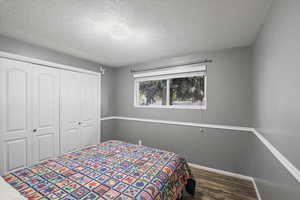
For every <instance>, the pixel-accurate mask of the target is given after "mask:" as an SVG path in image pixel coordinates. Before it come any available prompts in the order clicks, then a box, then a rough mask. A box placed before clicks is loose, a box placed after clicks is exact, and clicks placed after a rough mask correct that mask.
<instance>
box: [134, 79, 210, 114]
mask: <svg viewBox="0 0 300 200" xmlns="http://www.w3.org/2000/svg"><path fill="white" fill-rule="evenodd" d="M206 104H207V100H206V75H205V74H203V73H202V74H199V73H194V74H187V75H176V76H167V77H163V76H158V77H144V78H138V79H136V80H135V106H136V107H157V108H187V109H189V108H191V109H206Z"/></svg>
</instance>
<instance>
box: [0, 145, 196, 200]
mask: <svg viewBox="0 0 300 200" xmlns="http://www.w3.org/2000/svg"><path fill="white" fill-rule="evenodd" d="M190 177H191V172H190V170H189V167H188V165H187V162H186V160H185V159H184V158H181V157H179V156H178V155H176V154H175V153H171V152H167V151H164V150H159V149H154V148H150V147H146V146H138V145H133V144H129V143H125V142H121V141H107V142H104V143H101V144H99V145H96V146H92V147H88V148H85V149H83V150H81V151H77V152H71V153H67V154H65V155H63V156H60V157H57V158H53V159H49V160H46V161H43V162H41V163H39V164H37V165H35V166H32V167H30V168H24V169H20V170H17V171H14V172H11V173H8V174H5V175H4V176H3V178H4V180H5V181H6V182H8V183H9V184H10V185H11V186H12V187H14V188H15V189H16V190H17V191H19V192H20V193H21V194H22V195H23V196H25V197H26V198H28V199H32V200H51V199H59V200H78V199H80V200H95V199H100V200H104V199H106V200H109V199H112V200H130V199H138V200H163V199H166V200H175V199H176V198H177V197H178V196H179V195H180V193H181V191H182V189H183V188H184V186H185V185H186V184H187V180H188V179H189V178H190Z"/></svg>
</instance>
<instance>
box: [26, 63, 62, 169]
mask: <svg viewBox="0 0 300 200" xmlns="http://www.w3.org/2000/svg"><path fill="white" fill-rule="evenodd" d="M32 153H33V162H34V163H38V162H39V161H42V160H44V159H47V158H50V157H54V156H56V155H58V153H59V72H58V70H56V69H54V68H49V67H42V66H34V67H33V152H32Z"/></svg>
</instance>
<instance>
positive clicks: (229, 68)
mask: <svg viewBox="0 0 300 200" xmlns="http://www.w3.org/2000/svg"><path fill="white" fill-rule="evenodd" d="M203 58H209V59H213V63H210V64H209V65H208V78H207V95H208V96H207V99H208V103H207V110H201V111H200V110H186V109H159V108H155V109H154V108H150V109H149V108H135V107H134V105H133V97H134V95H133V92H134V90H133V88H134V81H133V77H132V74H130V73H129V71H130V69H131V67H124V68H119V69H118V70H117V72H116V84H117V86H116V92H117V97H116V114H117V115H120V116H130V117H140V118H154V119H163V120H178V121H188V122H201V123H212V124H224V125H234V126H251V125H252V99H251V97H252V87H251V86H252V76H251V74H252V71H251V65H252V63H251V62H252V61H251V60H252V50H251V48H248V47H243V48H233V49H226V50H221V51H215V52H206V53H199V54H195V55H189V56H183V57H176V58H173V59H166V60H160V61H157V62H152V63H146V64H143V65H140V66H139V67H138V66H135V67H132V68H134V69H141V68H147V67H151V66H160V65H172V64H173V63H176V64H178V63H185V62H188V61H194V60H197V59H198V60H199V59H203Z"/></svg>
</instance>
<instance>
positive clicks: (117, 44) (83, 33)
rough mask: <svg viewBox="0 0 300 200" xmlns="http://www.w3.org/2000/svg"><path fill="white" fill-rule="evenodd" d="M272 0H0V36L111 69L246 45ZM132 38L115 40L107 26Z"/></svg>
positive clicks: (250, 41) (255, 31)
mask: <svg viewBox="0 0 300 200" xmlns="http://www.w3.org/2000/svg"><path fill="white" fill-rule="evenodd" d="M270 4H271V0H0V34H2V35H6V36H10V37H13V38H16V39H20V40H23V41H26V42H29V43H32V44H36V45H39V46H42V47H47V48H50V49H53V50H56V51H59V52H63V53H66V54H70V55H73V56H77V57H80V58H85V59H88V60H91V61H96V62H98V63H102V64H106V65H109V66H124V65H130V64H135V63H141V62H147V61H150V60H156V59H160V58H165V57H171V56H179V55H186V54H189V53H195V52H199V51H204V50H218V49H224V48H231V47H237V46H246V45H250V44H251V43H252V42H253V41H254V40H255V38H256V35H257V33H258V32H259V29H260V26H261V24H262V23H263V21H264V18H265V16H266V14H267V11H268V8H269V6H270ZM119 20H121V21H122V23H125V24H126V25H127V26H128V28H129V30H130V34H129V36H128V37H127V38H125V39H123V40H116V39H114V38H112V37H111V35H110V34H109V33H108V32H107V30H106V28H107V25H109V24H110V23H114V22H116V21H119Z"/></svg>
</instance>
